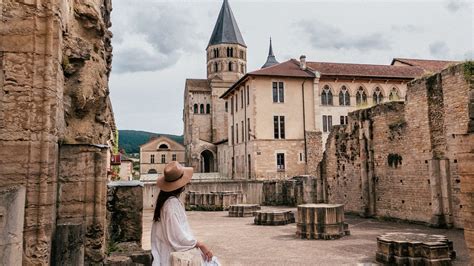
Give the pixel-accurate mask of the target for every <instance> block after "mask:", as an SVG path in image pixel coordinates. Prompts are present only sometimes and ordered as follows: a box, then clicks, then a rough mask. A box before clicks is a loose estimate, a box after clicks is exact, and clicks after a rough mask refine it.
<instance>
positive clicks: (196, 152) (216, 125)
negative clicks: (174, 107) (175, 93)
mask: <svg viewBox="0 0 474 266" xmlns="http://www.w3.org/2000/svg"><path fill="white" fill-rule="evenodd" d="M206 51H207V53H206V54H207V78H206V79H187V80H186V85H185V91H184V110H183V120H184V145H185V147H186V160H185V161H186V164H187V165H188V166H192V167H194V170H195V172H202V173H206V172H218V162H219V161H220V160H218V150H219V149H220V150H222V149H226V148H227V138H228V137H227V135H228V133H227V116H226V115H225V109H226V108H228V107H227V106H225V101H224V100H222V99H220V98H219V97H220V96H221V95H222V94H223V93H224V92H225V91H226V90H228V89H229V87H230V86H232V84H234V83H235V82H236V81H237V80H238V79H240V78H241V77H242V76H243V75H244V74H245V73H246V70H247V46H246V44H245V42H244V39H243V38H242V34H241V33H240V30H239V27H238V25H237V22H236V20H235V18H234V15H233V14H232V10H231V9H230V6H229V3H228V1H227V0H225V1H224V3H223V4H222V8H221V10H220V13H219V16H218V18H217V22H216V24H215V27H214V31H213V32H212V35H211V38H210V40H209V44H208V46H207V48H206ZM218 147H221V148H218ZM225 174H226V173H225Z"/></svg>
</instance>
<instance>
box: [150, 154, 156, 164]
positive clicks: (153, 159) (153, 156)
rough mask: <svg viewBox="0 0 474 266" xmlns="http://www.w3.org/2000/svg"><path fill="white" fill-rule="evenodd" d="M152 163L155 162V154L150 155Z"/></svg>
mask: <svg viewBox="0 0 474 266" xmlns="http://www.w3.org/2000/svg"><path fill="white" fill-rule="evenodd" d="M150 163H155V155H154V154H152V155H150Z"/></svg>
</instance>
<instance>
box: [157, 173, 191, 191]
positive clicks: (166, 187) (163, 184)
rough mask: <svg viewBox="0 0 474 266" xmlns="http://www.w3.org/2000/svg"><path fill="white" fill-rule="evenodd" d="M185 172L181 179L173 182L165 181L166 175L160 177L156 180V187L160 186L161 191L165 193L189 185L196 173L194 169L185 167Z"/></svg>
mask: <svg viewBox="0 0 474 266" xmlns="http://www.w3.org/2000/svg"><path fill="white" fill-rule="evenodd" d="M183 171H184V173H183V176H182V177H181V178H180V179H178V180H176V181H173V182H167V181H166V180H165V176H164V175H162V176H160V177H158V179H157V180H156V185H157V186H158V188H159V189H160V190H162V191H165V192H170V191H173V190H177V189H178V188H180V187H184V186H186V184H188V183H189V181H191V178H192V177H193V172H194V171H193V168H192V167H183Z"/></svg>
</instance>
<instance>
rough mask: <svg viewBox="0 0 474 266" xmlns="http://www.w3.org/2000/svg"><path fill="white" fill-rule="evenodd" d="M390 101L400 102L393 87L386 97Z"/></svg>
mask: <svg viewBox="0 0 474 266" xmlns="http://www.w3.org/2000/svg"><path fill="white" fill-rule="evenodd" d="M388 99H389V100H390V101H398V100H400V95H399V94H398V90H397V88H395V87H393V88H392V90H391V91H390V95H389V96H388Z"/></svg>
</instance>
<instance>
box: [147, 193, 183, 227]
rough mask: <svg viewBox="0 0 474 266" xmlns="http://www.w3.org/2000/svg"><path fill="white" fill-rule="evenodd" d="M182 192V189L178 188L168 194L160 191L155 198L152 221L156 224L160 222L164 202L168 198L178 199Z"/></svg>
mask: <svg viewBox="0 0 474 266" xmlns="http://www.w3.org/2000/svg"><path fill="white" fill-rule="evenodd" d="M183 191H184V187H180V188H178V189H176V190H173V191H170V192H166V191H160V193H158V197H157V198H156V204H155V213H154V215H153V221H157V222H158V221H160V218H161V208H162V207H163V205H164V204H165V202H166V200H167V199H168V198H170V197H176V198H179V195H181V193H182V192H183Z"/></svg>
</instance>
